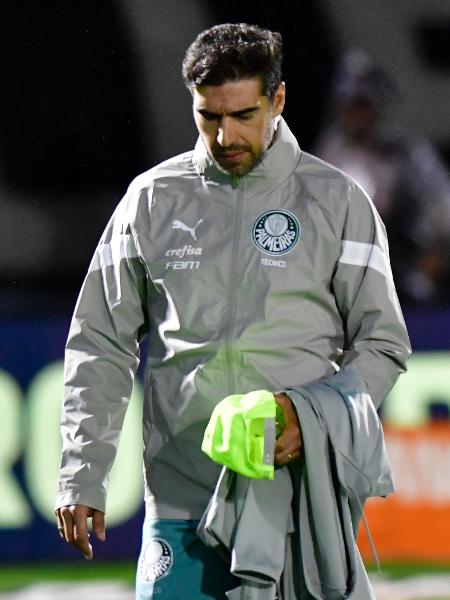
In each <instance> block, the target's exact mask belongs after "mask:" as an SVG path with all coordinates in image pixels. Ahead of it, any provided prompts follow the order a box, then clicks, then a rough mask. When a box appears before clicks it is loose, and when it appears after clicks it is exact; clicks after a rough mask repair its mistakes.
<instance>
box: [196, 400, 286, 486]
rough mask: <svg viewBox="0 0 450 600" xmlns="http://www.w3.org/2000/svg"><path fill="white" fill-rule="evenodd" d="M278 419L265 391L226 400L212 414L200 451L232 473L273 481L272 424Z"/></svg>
mask: <svg viewBox="0 0 450 600" xmlns="http://www.w3.org/2000/svg"><path fill="white" fill-rule="evenodd" d="M281 417H282V411H281V409H280V408H279V407H278V405H277V403H276V402H275V397H274V395H273V394H272V393H271V392H268V391H266V390H257V391H254V392H250V393H248V394H234V395H232V396H227V397H226V398H224V399H223V400H221V401H220V402H219V404H217V406H216V407H215V408H214V410H213V412H212V415H211V418H210V420H209V423H208V425H207V427H206V430H205V435H204V437H203V443H202V450H203V452H205V454H207V455H208V456H209V457H210V458H211V459H212V460H213V461H214V462H217V463H219V464H221V465H225V466H226V467H228V468H229V469H231V470H233V471H236V473H240V474H241V475H245V476H246V477H252V478H254V479H273V478H274V466H273V462H274V451H275V440H276V434H277V431H276V421H277V419H280V418H281Z"/></svg>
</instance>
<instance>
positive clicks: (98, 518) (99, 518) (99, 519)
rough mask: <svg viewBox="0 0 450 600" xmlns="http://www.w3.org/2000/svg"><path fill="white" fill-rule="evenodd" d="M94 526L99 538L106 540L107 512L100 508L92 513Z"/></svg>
mask: <svg viewBox="0 0 450 600" xmlns="http://www.w3.org/2000/svg"><path fill="white" fill-rule="evenodd" d="M92 527H93V529H94V532H95V535H96V536H97V539H99V540H100V541H102V542H104V541H105V539H106V531H105V514H104V513H102V512H101V511H99V510H94V514H93V515H92Z"/></svg>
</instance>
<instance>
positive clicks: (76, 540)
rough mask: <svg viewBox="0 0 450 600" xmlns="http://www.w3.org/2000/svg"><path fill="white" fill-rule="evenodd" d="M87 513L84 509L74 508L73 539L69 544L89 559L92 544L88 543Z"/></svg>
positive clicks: (91, 555) (91, 553) (91, 554)
mask: <svg viewBox="0 0 450 600" xmlns="http://www.w3.org/2000/svg"><path fill="white" fill-rule="evenodd" d="M87 516H88V515H87V513H86V511H85V510H79V509H78V507H76V508H75V510H74V521H75V523H74V528H73V532H74V535H73V541H72V542H71V544H72V545H73V546H75V548H77V549H78V550H79V551H80V552H81V553H82V554H83V556H84V558H86V559H87V560H90V559H91V558H92V557H93V552H92V546H91V544H90V543H89V533H88V526H87Z"/></svg>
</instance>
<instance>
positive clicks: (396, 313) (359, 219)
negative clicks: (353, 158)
mask: <svg viewBox="0 0 450 600" xmlns="http://www.w3.org/2000/svg"><path fill="white" fill-rule="evenodd" d="M332 288H333V292H334V295H335V298H336V304H337V307H338V310H339V312H340V314H341V317H342V320H343V325H344V331H345V346H344V349H343V350H344V354H343V358H342V362H341V364H340V367H341V369H343V370H344V372H345V371H353V372H354V373H355V374H358V375H360V376H361V377H362V379H363V380H364V382H365V384H366V385H367V388H368V391H369V394H370V397H371V399H372V402H373V403H374V405H375V407H376V408H378V407H379V406H380V404H381V403H382V401H383V400H384V398H385V397H386V396H387V394H388V393H389V391H390V390H391V388H392V387H393V385H394V383H395V382H396V380H397V378H398V376H399V375H400V373H402V372H404V371H406V360H407V358H408V356H409V354H410V352H411V348H410V343H409V338H408V333H407V331H406V326H405V322H404V320H403V316H402V312H401V308H400V304H399V302H398V298H397V294H396V291H395V286H394V281H393V278H392V271H391V267H390V261H389V249H388V242H387V237H386V231H385V228H384V225H383V223H382V221H381V219H380V217H379V215H378V213H377V211H376V209H375V207H374V206H373V204H372V202H371V201H370V199H369V198H368V197H367V196H366V194H365V193H364V192H363V190H362V189H361V188H360V187H359V186H358V185H357V184H356V183H354V182H349V183H348V210H347V215H346V220H345V226H344V229H343V236H342V243H341V253H340V256H339V259H338V261H337V264H336V268H335V272H334V276H333V280H332Z"/></svg>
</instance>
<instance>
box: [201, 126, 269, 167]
mask: <svg viewBox="0 0 450 600" xmlns="http://www.w3.org/2000/svg"><path fill="white" fill-rule="evenodd" d="M275 131H276V128H275V119H274V118H270V119H269V120H268V121H267V125H266V129H265V131H264V135H263V141H262V145H261V149H260V150H259V151H256V150H255V148H253V147H252V146H251V145H250V144H245V145H243V144H232V145H231V146H226V147H223V146H220V145H219V144H217V143H216V144H214V146H213V148H212V154H211V158H212V161H213V163H214V165H215V167H216V168H217V169H218V170H219V171H221V172H222V173H225V174H226V175H232V176H234V177H243V176H244V175H247V174H248V173H250V171H252V170H253V169H254V168H255V167H256V166H257V165H259V164H260V163H261V162H262V160H263V159H264V156H265V155H266V152H267V151H268V149H269V148H270V146H271V145H272V143H273V141H274V139H275ZM230 153H242V154H243V157H242V160H241V161H239V162H236V163H235V164H227V160H226V155H227V154H230Z"/></svg>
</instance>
